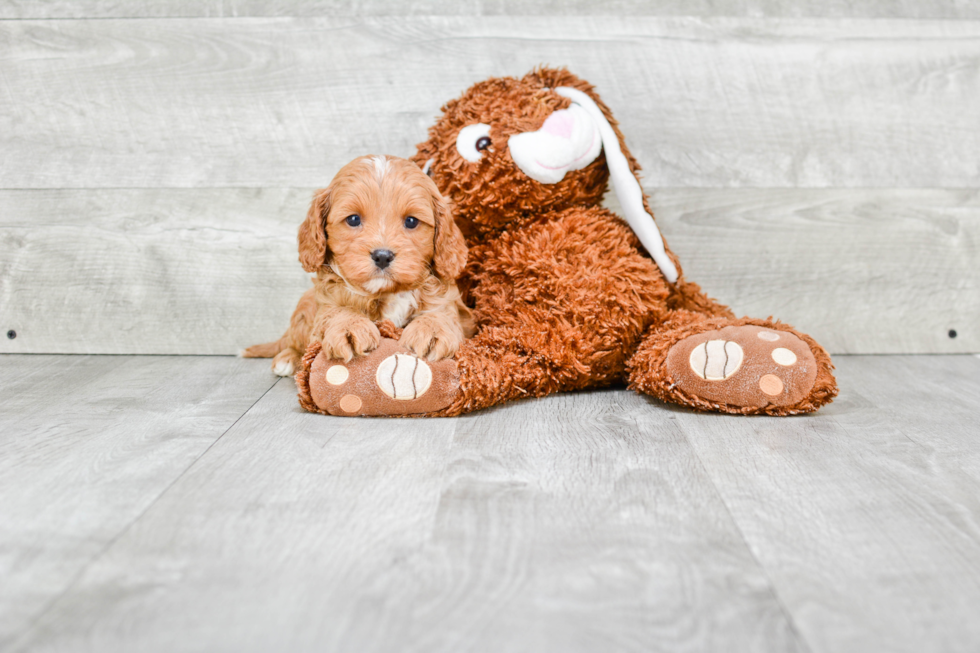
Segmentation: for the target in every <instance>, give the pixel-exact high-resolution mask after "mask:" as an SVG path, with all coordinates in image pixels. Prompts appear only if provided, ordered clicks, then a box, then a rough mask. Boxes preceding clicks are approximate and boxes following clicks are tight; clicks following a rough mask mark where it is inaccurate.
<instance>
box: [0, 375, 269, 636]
mask: <svg viewBox="0 0 980 653" xmlns="http://www.w3.org/2000/svg"><path fill="white" fill-rule="evenodd" d="M273 383H274V380H273V379H272V378H271V377H270V375H269V374H267V373H263V370H259V369H257V368H256V366H255V365H254V363H253V364H250V362H246V361H240V360H236V359H230V358H227V359H220V358H183V359H169V358H160V357H144V358H134V357H96V358H93V357H87V356H0V387H2V388H3V396H2V397H0V497H3V501H2V502H0V577H2V578H3V582H2V583H0V649H3V650H8V645H10V643H11V642H12V641H13V640H14V639H15V637H16V636H18V635H19V634H22V633H23V632H24V631H25V630H26V629H27V628H28V627H29V626H30V625H31V624H32V623H33V622H34V621H35V620H36V619H38V618H39V617H40V615H42V614H43V613H44V611H45V610H46V609H47V607H48V606H49V605H50V604H51V602H52V601H53V600H54V599H56V598H57V597H58V596H59V595H60V594H61V593H62V592H64V591H65V589H66V588H67V587H69V586H70V585H71V584H72V583H73V582H74V580H75V579H76V577H77V576H78V575H79V574H81V573H82V571H83V570H84V569H85V568H86V567H87V565H89V564H90V563H91V562H92V561H93V560H94V559H96V558H97V557H98V556H99V555H100V554H101V553H102V552H103V551H104V550H105V548H106V546H107V545H109V543H110V542H112V541H113V540H115V538H117V537H119V535H120V534H121V533H122V532H124V531H125V530H126V529H127V528H128V527H129V526H130V524H132V522H133V521H134V520H135V519H136V518H137V517H138V516H139V515H140V514H141V513H142V512H143V511H144V510H146V509H147V507H148V506H150V505H151V504H152V503H153V502H154V501H155V500H156V499H157V498H158V497H159V496H160V494H161V493H162V492H163V491H165V489H166V488H167V487H168V486H169V485H170V484H171V483H173V482H174V480H175V479H176V478H178V477H179V476H180V475H181V474H182V473H183V472H184V471H185V470H186V469H187V468H188V467H189V466H190V465H192V464H193V462H194V461H195V460H196V459H197V458H198V457H199V456H200V455H201V454H202V453H203V452H204V451H205V450H206V449H207V448H208V447H209V446H211V445H212V444H213V443H214V442H215V440H217V439H218V438H219V437H220V436H221V434H222V433H224V432H225V430H227V429H228V427H230V426H231V425H232V424H233V423H234V422H235V420H236V419H238V417H239V416H241V415H242V413H244V412H245V411H246V410H247V409H248V407H249V406H250V405H251V404H252V403H254V402H255V401H256V400H257V399H258V398H259V397H260V396H261V395H262V394H263V393H264V392H265V391H266V390H267V389H268V388H269V387H270V386H271V385H272V384H273Z"/></svg>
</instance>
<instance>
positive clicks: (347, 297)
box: [242, 155, 473, 376]
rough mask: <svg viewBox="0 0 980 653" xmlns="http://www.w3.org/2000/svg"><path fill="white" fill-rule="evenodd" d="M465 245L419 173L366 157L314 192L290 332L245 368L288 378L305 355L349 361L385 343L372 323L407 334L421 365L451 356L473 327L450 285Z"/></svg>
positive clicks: (249, 352)
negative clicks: (308, 283)
mask: <svg viewBox="0 0 980 653" xmlns="http://www.w3.org/2000/svg"><path fill="white" fill-rule="evenodd" d="M466 254H467V249H466V244H465V242H464V240H463V235H462V234H461V233H460V231H459V228H458V227H457V226H456V224H455V223H454V222H453V218H452V213H451V211H450V206H449V203H448V202H447V201H446V200H445V199H444V198H443V197H442V195H441V194H440V193H439V190H438V189H437V188H436V186H435V184H434V183H433V182H432V180H431V179H430V178H429V177H428V176H427V175H425V174H424V173H423V172H422V171H421V169H419V167H418V166H417V165H416V164H414V163H412V162H411V161H407V160H405V159H400V158H397V157H393V156H384V155H376V156H364V157H360V158H357V159H354V160H353V161H351V162H350V163H348V164H347V165H346V166H344V167H343V168H342V169H341V170H340V172H338V173H337V176H336V177H334V179H333V181H332V182H331V183H330V185H329V186H328V187H327V188H325V189H322V190H319V191H317V193H316V194H315V196H314V198H313V203H312V205H311V206H310V210H309V213H308V214H307V216H306V220H305V221H304V222H303V224H302V225H301V226H300V229H299V260H300V263H301V264H302V265H303V269H304V270H306V271H307V272H310V273H313V274H315V275H316V277H315V279H314V280H313V288H311V289H310V290H308V291H307V292H306V293H305V294H304V295H303V297H302V298H301V299H300V301H299V304H298V305H297V307H296V310H295V311H294V312H293V316H292V319H291V320H290V326H289V328H288V329H287V330H286V333H285V334H283V336H282V338H280V339H279V340H277V341H275V342H270V343H266V344H263V345H255V346H253V347H249V348H248V349H246V350H245V351H244V352H242V355H243V356H244V357H246V358H258V357H270V356H271V357H273V363H272V369H273V371H274V372H275V373H276V374H278V375H280V376H290V375H292V374H293V373H294V372H295V371H296V369H298V367H299V364H300V360H301V358H302V356H303V353H304V352H305V351H306V348H307V346H308V345H309V344H310V343H311V342H314V341H318V342H320V343H321V344H322V347H323V352H324V354H325V355H326V356H327V357H329V358H339V359H343V360H345V361H350V360H351V359H352V358H353V357H354V356H362V355H364V354H366V353H368V352H370V351H372V350H374V349H375V348H376V347H377V346H378V345H379V344H380V343H381V334H380V332H379V331H378V328H377V326H375V322H376V321H378V320H384V319H387V320H390V321H391V322H392V323H394V324H395V326H398V327H404V331H403V333H402V336H401V339H400V340H399V344H401V345H403V346H405V347H407V348H408V349H410V350H411V351H412V352H414V353H415V354H416V355H417V356H419V357H420V358H426V359H428V360H430V361H437V360H441V359H443V358H448V357H450V356H453V355H454V354H455V353H456V351H457V349H459V346H460V344H461V343H462V342H463V340H464V339H465V338H466V337H467V336H468V335H470V334H471V333H472V331H473V321H472V318H471V316H470V313H469V310H468V309H467V308H466V306H465V305H464V304H463V302H462V300H461V298H460V293H459V290H458V289H457V287H456V279H457V278H458V277H459V275H460V273H461V272H462V271H463V267H464V266H465V264H466Z"/></svg>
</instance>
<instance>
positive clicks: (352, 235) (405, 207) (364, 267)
mask: <svg viewBox="0 0 980 653" xmlns="http://www.w3.org/2000/svg"><path fill="white" fill-rule="evenodd" d="M299 260H300V263H302V264H303V269H304V270H306V271H307V272H317V271H319V270H321V269H322V268H324V267H329V268H331V269H332V270H333V271H334V272H335V273H337V274H339V275H340V276H341V277H342V278H343V279H344V280H346V281H347V283H348V284H350V285H352V286H354V287H355V288H358V289H360V290H362V291H364V292H367V293H370V294H379V293H389V292H400V291H403V290H410V289H413V288H418V287H420V286H421V285H422V284H423V283H424V282H425V280H426V278H427V277H428V276H429V275H430V274H435V275H436V276H438V277H439V278H440V279H442V280H443V281H445V282H447V283H449V282H452V281H455V280H456V278H457V277H458V276H459V275H460V273H461V272H462V271H463V266H464V265H465V264H466V245H465V243H464V241H463V236H462V234H461V233H460V231H459V229H458V228H457V227H456V224H455V223H454V222H453V218H452V213H451V211H450V207H449V204H448V202H447V201H446V200H445V199H444V198H443V197H442V195H441V194H440V193H439V190H438V189H437V188H436V186H435V184H434V183H433V181H432V180H431V179H430V178H429V177H428V176H426V175H425V174H424V173H423V172H422V171H421V170H420V169H419V167H418V166H417V165H415V164H414V163H412V162H411V161H407V160H405V159H400V158H397V157H392V156H381V155H378V156H363V157H360V158H358V159H354V160H353V161H351V162H350V163H348V164H347V165H346V166H344V167H343V168H342V169H341V170H340V172H338V173H337V176H336V177H334V179H333V181H332V182H330V186H328V187H327V188H325V189H323V190H320V191H317V193H316V195H315V196H314V198H313V203H312V205H311V206H310V211H309V213H308V214H307V217H306V220H305V221H304V222H303V224H302V225H301V226H300V229H299Z"/></svg>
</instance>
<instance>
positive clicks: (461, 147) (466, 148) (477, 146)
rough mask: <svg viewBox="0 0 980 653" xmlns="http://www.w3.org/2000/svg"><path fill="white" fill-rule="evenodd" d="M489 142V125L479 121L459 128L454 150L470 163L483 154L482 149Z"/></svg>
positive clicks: (486, 146) (485, 147)
mask: <svg viewBox="0 0 980 653" xmlns="http://www.w3.org/2000/svg"><path fill="white" fill-rule="evenodd" d="M490 143H491V141H490V125H487V124H484V123H482V122H479V123H477V124H475V125H467V126H466V127H463V128H462V129H460V130H459V135H458V136H456V151H457V152H459V155H460V156H461V157H463V158H464V159H466V160H467V161H469V162H470V163H476V162H477V161H479V160H480V157H482V156H483V154H482V151H483V150H486V149H488V148H489V147H490Z"/></svg>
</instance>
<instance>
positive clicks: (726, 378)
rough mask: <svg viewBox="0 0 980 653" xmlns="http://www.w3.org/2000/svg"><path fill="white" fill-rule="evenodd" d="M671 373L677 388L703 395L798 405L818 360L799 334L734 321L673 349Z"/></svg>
mask: <svg viewBox="0 0 980 653" xmlns="http://www.w3.org/2000/svg"><path fill="white" fill-rule="evenodd" d="M667 372H668V374H669V375H670V377H671V380H672V383H673V384H674V385H675V386H676V387H678V388H679V389H681V390H683V391H685V392H687V393H689V394H693V395H696V396H698V397H700V398H702V399H705V400H708V401H711V402H715V403H720V404H727V405H729V406H743V407H755V408H763V407H765V406H768V405H775V406H792V405H793V404H796V403H797V402H799V401H800V400H802V399H803V398H804V397H806V396H807V395H808V394H809V392H810V390H811V389H812V388H813V384H814V382H815V381H816V378H817V363H816V359H815V358H814V356H813V352H812V351H810V347H809V346H807V344H806V343H805V342H803V341H802V340H800V339H799V338H798V337H797V336H796V335H794V334H793V333H790V332H788V331H778V330H776V329H768V328H766V327H760V326H754V325H747V326H730V327H725V328H723V329H720V330H717V331H708V332H705V333H699V334H696V335H693V336H688V337H687V338H685V339H683V340H681V341H680V342H678V343H676V344H675V345H674V346H673V347H671V349H670V352H669V353H668V354H667Z"/></svg>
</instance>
